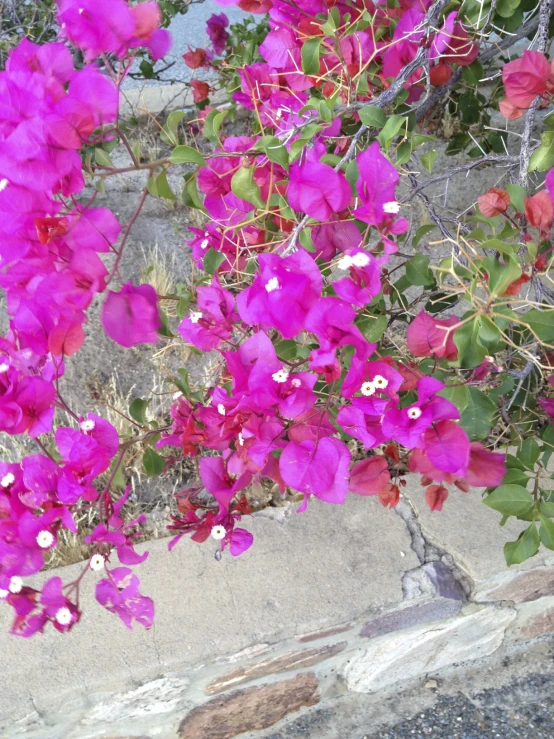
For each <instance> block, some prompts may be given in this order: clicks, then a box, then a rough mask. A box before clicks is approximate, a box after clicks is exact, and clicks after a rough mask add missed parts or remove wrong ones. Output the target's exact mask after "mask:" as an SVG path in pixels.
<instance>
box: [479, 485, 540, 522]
mask: <svg viewBox="0 0 554 739" xmlns="http://www.w3.org/2000/svg"><path fill="white" fill-rule="evenodd" d="M533 502H534V501H533V496H532V495H531V493H530V492H529V491H528V490H526V489H525V488H524V487H523V486H522V485H500V487H497V488H496V490H493V491H492V493H490V495H487V497H486V498H483V503H484V504H485V505H486V506H488V507H489V508H493V509H494V510H495V511H498V512H499V513H502V515H503V516H522V515H523V514H524V513H527V511H529V510H530V509H531V508H532V507H533Z"/></svg>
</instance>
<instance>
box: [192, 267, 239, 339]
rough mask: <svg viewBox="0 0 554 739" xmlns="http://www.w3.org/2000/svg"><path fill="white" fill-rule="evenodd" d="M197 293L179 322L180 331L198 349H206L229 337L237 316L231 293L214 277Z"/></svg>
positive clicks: (237, 318)
mask: <svg viewBox="0 0 554 739" xmlns="http://www.w3.org/2000/svg"><path fill="white" fill-rule="evenodd" d="M197 296H198V301H197V307H196V308H192V309H191V311H190V313H189V315H188V316H186V318H184V319H183V320H182V321H181V323H180V324H179V333H180V334H181V336H182V337H183V339H184V340H185V341H187V342H188V343H189V344H192V345H193V346H195V347H196V348H197V349H199V350H200V351H204V352H209V351H212V349H216V348H217V347H219V346H220V345H221V343H222V342H223V341H227V340H229V339H230V338H231V334H232V332H233V324H234V323H236V322H237V321H238V320H239V316H238V313H237V312H236V311H235V299H234V297H233V295H232V294H231V293H230V292H229V291H228V290H225V289H224V288H222V287H221V285H220V284H219V282H218V279H217V277H214V279H213V281H212V284H211V286H210V287H199V288H198V290H197Z"/></svg>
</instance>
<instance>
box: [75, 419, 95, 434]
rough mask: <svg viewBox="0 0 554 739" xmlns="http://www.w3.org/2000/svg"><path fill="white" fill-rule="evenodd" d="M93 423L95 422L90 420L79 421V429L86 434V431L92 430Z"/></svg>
mask: <svg viewBox="0 0 554 739" xmlns="http://www.w3.org/2000/svg"><path fill="white" fill-rule="evenodd" d="M95 425H96V424H95V423H94V421H91V420H88V421H81V423H80V424H79V428H80V429H81V431H84V432H85V434H86V433H87V431H93V430H94V427H95Z"/></svg>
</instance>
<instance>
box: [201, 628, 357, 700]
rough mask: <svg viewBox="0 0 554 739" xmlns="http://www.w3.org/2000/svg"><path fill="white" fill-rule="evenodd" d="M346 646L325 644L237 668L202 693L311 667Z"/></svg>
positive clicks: (339, 643) (213, 691)
mask: <svg viewBox="0 0 554 739" xmlns="http://www.w3.org/2000/svg"><path fill="white" fill-rule="evenodd" d="M346 645H347V642H345V641H342V642H336V643H335V644H326V645H325V646H323V647H314V648H313V649H301V650H296V651H294V652H285V654H281V655H279V656H278V657H273V658H272V659H266V660H264V661H263V662H255V663H254V664H252V665H245V666H244V667H238V668H237V669H236V670H233V671H232V672H228V673H227V674H226V675H221V677H218V678H216V679H215V680H212V681H211V682H210V683H209V684H208V685H206V687H205V689H204V692H205V693H207V694H208V695H215V694H216V693H221V692H222V691H224V690H227V689H228V688H235V687H237V686H238V685H242V683H246V682H250V681H252V680H257V679H258V678H260V677H267V676H268V675H278V674H279V673H281V672H290V671H291V670H300V669H303V668H306V667H312V666H313V665H317V664H319V663H320V662H323V661H324V660H326V659H329V658H330V657H334V656H335V655H337V654H339V653H340V652H342V651H343V649H344V648H345V647H346Z"/></svg>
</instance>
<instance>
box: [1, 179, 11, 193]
mask: <svg viewBox="0 0 554 739" xmlns="http://www.w3.org/2000/svg"><path fill="white" fill-rule="evenodd" d="M9 184H10V182H9V180H7V179H6V178H5V177H4V178H3V179H1V180H0V192H2V190H5V189H6V187H7V186H8V185H9Z"/></svg>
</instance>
